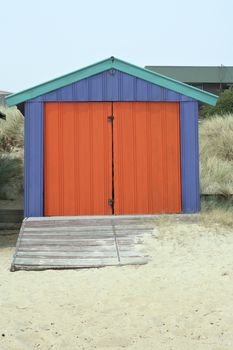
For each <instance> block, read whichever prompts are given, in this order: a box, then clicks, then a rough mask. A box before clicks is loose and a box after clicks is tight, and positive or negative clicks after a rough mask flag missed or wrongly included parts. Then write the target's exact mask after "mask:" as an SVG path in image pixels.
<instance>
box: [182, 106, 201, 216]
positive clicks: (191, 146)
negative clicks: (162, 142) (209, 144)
mask: <svg viewBox="0 0 233 350" xmlns="http://www.w3.org/2000/svg"><path fill="white" fill-rule="evenodd" d="M180 130H181V170H182V209H183V212H184V213H195V212H198V211H199V210H200V186H199V147H198V103H197V102H182V103H181V104H180Z"/></svg>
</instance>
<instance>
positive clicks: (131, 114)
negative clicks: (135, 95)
mask: <svg viewBox="0 0 233 350" xmlns="http://www.w3.org/2000/svg"><path fill="white" fill-rule="evenodd" d="M113 107H114V191H115V214H153V213H162V212H165V213H175V212H180V211H181V180H180V139H179V104H178V103H152V102H134V103H131V102H127V103H124V102H122V103H121V102H119V103H114V105H113Z"/></svg>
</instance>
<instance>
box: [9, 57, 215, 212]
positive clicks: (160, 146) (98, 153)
mask: <svg viewBox="0 0 233 350" xmlns="http://www.w3.org/2000/svg"><path fill="white" fill-rule="evenodd" d="M6 101H7V104H8V105H9V106H14V105H20V106H21V107H22V105H24V115H25V208H24V210H25V212H24V215H25V217H42V216H76V215H121V214H122V215H124V214H157V213H182V212H183V213H195V212H198V211H199V209H200V193H199V155H198V101H201V102H204V103H207V104H210V105H215V104H216V101H217V96H215V95H213V94H211V93H209V92H206V91H203V90H200V89H197V88H195V87H193V86H189V85H187V84H184V83H182V82H179V81H176V80H174V79H171V78H169V77H166V76H163V75H161V74H158V73H156V72H152V71H149V70H146V69H143V68H140V67H137V66H135V65H133V64H130V63H127V62H125V61H122V60H120V59H117V58H114V57H110V58H108V59H106V60H103V61H101V62H98V63H95V64H93V65H91V66H88V67H85V68H82V69H80V70H77V71H75V72H72V73H70V74H67V75H64V76H62V77H59V78H56V79H54V80H51V81H48V82H45V83H43V84H40V85H37V86H35V87H32V88H30V89H27V90H25V91H22V92H19V93H16V94H13V95H10V96H8V97H6Z"/></svg>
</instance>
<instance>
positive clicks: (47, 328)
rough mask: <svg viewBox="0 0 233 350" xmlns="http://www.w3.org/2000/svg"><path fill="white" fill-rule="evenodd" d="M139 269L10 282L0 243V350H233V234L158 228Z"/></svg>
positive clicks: (171, 225) (31, 275)
mask: <svg viewBox="0 0 233 350" xmlns="http://www.w3.org/2000/svg"><path fill="white" fill-rule="evenodd" d="M155 227H156V229H155V232H154V237H151V238H147V239H146V240H145V247H144V248H145V250H146V251H147V252H149V254H150V256H151V261H150V262H149V263H148V264H147V265H144V266H140V267H138V266H127V267H107V268H102V269H89V270H86V269H84V270H66V271H43V272H25V271H19V272H14V273H13V272H9V266H10V262H11V257H12V254H13V252H14V244H15V239H16V236H4V237H1V238H0V239H1V243H0V244H1V249H0V349H1V350H27V349H28V350H33V349H43V350H49V349H50V350H51V349H52V350H60V349H61V350H66V349H67V350H73V349H75V350H76V349H123V348H126V349H136V350H144V349H146V350H149V349H153V350H154V349H156V350H160V349H163V350H172V349H177V350H184V349H185V350H194V349H195V350H199V349H205V350H206V349H211V350H228V349H229V350H232V349H233V253H232V252H233V230H232V229H230V228H228V229H226V228H224V227H221V226H212V227H207V226H203V225H201V224H198V223H195V222H192V221H191V222H185V221H184V222H180V221H177V222H176V221H170V220H166V219H165V220H164V221H162V222H161V221H158V222H157V223H156V222H155Z"/></svg>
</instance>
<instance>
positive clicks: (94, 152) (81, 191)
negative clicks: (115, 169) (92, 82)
mask: <svg viewBox="0 0 233 350" xmlns="http://www.w3.org/2000/svg"><path fill="white" fill-rule="evenodd" d="M111 114H112V104H111V103H102V102H101V103H99V102H96V103H94V102H93V103H90V102H88V103H73V102H64V103H63V102H61V103H57V102H48V103H45V119H44V130H45V134H44V215H45V216H46V215H47V216H50V215H67V216H68V215H98V214H101V215H102V214H112V208H111V207H110V206H109V205H108V199H109V198H111V197H112V126H111V123H109V122H107V116H108V115H111Z"/></svg>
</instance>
